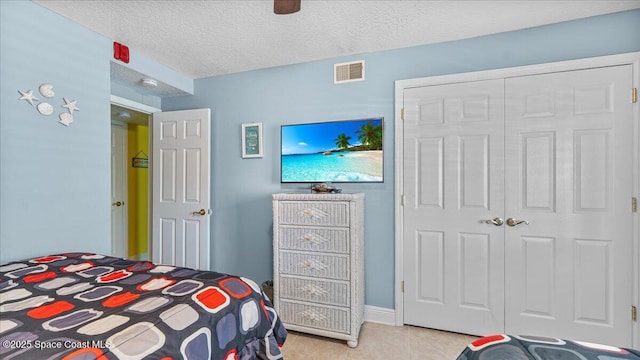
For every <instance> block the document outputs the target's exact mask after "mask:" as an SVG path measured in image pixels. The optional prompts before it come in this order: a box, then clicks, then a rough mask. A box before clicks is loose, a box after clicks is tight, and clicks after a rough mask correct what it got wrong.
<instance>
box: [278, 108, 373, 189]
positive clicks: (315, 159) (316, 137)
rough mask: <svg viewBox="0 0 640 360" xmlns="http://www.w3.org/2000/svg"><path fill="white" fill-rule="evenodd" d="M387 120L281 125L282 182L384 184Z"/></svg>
mask: <svg viewBox="0 0 640 360" xmlns="http://www.w3.org/2000/svg"><path fill="white" fill-rule="evenodd" d="M383 124H384V118H382V117H377V118H367V119H357V120H342V121H329V122H319V123H310V124H292V125H282V127H281V152H280V165H281V166H280V169H281V173H280V175H281V176H280V179H281V181H282V182H283V183H327V182H336V183H350V182H356V183H358V182H360V183H362V182H383V181H384V172H383V169H384V166H383V160H384V155H383Z"/></svg>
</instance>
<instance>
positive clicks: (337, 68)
mask: <svg viewBox="0 0 640 360" xmlns="http://www.w3.org/2000/svg"><path fill="white" fill-rule="evenodd" d="M362 80H364V60H360V61H354V62H348V63H342V64H335V65H333V83H334V84H343V83H347V82H353V81H362Z"/></svg>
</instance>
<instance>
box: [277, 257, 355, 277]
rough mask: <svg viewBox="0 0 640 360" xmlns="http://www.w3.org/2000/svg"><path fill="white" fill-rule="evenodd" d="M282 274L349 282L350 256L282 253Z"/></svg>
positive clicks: (279, 263) (279, 260)
mask: <svg viewBox="0 0 640 360" xmlns="http://www.w3.org/2000/svg"><path fill="white" fill-rule="evenodd" d="M278 266H279V268H280V273H281V274H291V275H302V276H310V277H321V278H327V279H336V280H349V256H348V255H338V254H336V255H323V254H316V253H306V252H297V251H287V250H282V251H280V256H279V259H278Z"/></svg>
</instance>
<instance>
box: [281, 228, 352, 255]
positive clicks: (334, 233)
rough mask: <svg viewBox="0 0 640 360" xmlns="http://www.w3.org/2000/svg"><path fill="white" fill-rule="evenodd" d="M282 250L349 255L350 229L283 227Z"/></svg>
mask: <svg viewBox="0 0 640 360" xmlns="http://www.w3.org/2000/svg"><path fill="white" fill-rule="evenodd" d="M279 236H280V238H279V239H278V244H279V246H280V248H281V249H288V250H308V251H322V252H334V253H342V254H348V253H349V229H346V228H330V227H324V228H323V227H311V226H306V227H299V226H298V227H296V226H288V225H285V226H281V227H280V232H279Z"/></svg>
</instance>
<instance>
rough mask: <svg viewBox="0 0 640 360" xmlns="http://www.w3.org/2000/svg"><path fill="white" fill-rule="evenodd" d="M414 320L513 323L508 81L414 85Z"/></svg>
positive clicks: (409, 179)
mask: <svg viewBox="0 0 640 360" xmlns="http://www.w3.org/2000/svg"><path fill="white" fill-rule="evenodd" d="M404 109H405V121H404V156H405V159H404V184H403V186H404V192H405V204H404V220H403V221H404V223H403V226H404V256H403V257H404V274H405V285H404V289H405V293H404V311H405V312H404V314H405V317H404V322H405V323H407V324H412V325H419V326H425V327H430V328H438V329H443V330H450V331H456V332H465V333H472V334H488V333H497V332H502V331H503V329H504V304H503V301H504V243H503V241H504V234H503V229H504V227H503V226H502V225H501V219H496V220H494V222H495V224H494V223H492V219H494V218H499V217H502V216H503V214H504V199H503V193H504V188H503V181H504V169H503V158H504V154H503V152H504V81H503V80H502V79H500V80H488V81H478V82H469V83H461V84H452V85H440V86H427V87H420V88H414V89H408V90H405V92H404Z"/></svg>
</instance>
